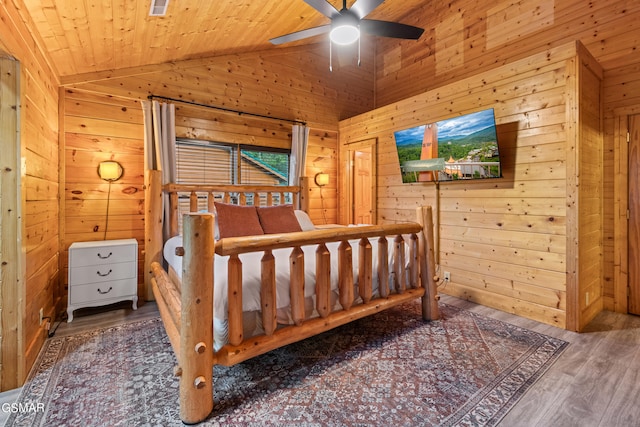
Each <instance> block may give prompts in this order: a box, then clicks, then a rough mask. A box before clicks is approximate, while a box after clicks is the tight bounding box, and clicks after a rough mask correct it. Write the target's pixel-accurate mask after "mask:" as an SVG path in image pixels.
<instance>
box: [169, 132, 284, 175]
mask: <svg viewBox="0 0 640 427" xmlns="http://www.w3.org/2000/svg"><path fill="white" fill-rule="evenodd" d="M289 155H290V152H289V151H288V150H278V149H274V148H263V147H255V146H243V145H237V144H235V145H234V144H222V143H217V142H207V141H196V140H186V139H179V140H177V141H176V173H177V175H176V182H177V183H178V184H207V185H225V184H256V185H287V184H288V182H289ZM238 159H240V161H239V162H238Z"/></svg>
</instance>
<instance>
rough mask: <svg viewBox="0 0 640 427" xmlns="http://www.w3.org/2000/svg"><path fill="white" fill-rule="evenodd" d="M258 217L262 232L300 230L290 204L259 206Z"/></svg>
mask: <svg viewBox="0 0 640 427" xmlns="http://www.w3.org/2000/svg"><path fill="white" fill-rule="evenodd" d="M258 217H259V218H260V225H262V229H263V230H264V234H275V233H291V232H294V231H302V228H300V223H298V219H297V218H296V215H295V214H294V213H293V206H292V205H279V206H265V207H259V208H258Z"/></svg>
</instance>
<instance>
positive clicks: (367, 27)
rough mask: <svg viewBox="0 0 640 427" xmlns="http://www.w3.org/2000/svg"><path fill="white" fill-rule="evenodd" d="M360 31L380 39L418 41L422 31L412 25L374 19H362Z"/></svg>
mask: <svg viewBox="0 0 640 427" xmlns="http://www.w3.org/2000/svg"><path fill="white" fill-rule="evenodd" d="M360 29H361V30H362V31H364V32H365V33H367V34H371V35H374V36H381V37H394V38H397V39H412V40H418V39H419V38H420V36H421V35H422V33H423V32H424V30H423V29H422V28H418V27H414V26H412V25H406V24H400V23H398V22H389V21H377V20H375V19H363V20H362V21H360Z"/></svg>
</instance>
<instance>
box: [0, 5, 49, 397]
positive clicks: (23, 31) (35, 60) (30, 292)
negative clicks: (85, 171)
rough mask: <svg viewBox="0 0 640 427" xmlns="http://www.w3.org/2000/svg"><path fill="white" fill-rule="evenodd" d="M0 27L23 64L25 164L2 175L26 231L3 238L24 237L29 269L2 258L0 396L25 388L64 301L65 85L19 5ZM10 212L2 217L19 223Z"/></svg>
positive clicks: (5, 230) (10, 229) (5, 10)
mask: <svg viewBox="0 0 640 427" xmlns="http://www.w3.org/2000/svg"><path fill="white" fill-rule="evenodd" d="M0 22H2V25H0V39H1V40H2V43H1V44H2V46H3V49H4V52H0V54H1V55H2V56H7V55H8V56H10V57H12V58H15V59H16V60H17V61H18V62H19V70H20V72H19V78H18V80H17V81H18V83H19V86H18V90H19V99H20V110H19V120H20V126H19V132H20V134H19V139H20V147H19V149H20V160H21V162H22V170H20V169H18V170H17V171H7V170H3V171H2V173H3V177H2V178H1V179H13V180H14V182H18V178H19V180H20V181H21V186H20V188H19V189H18V190H19V193H20V195H21V198H22V207H21V209H22V228H21V229H20V230H15V229H14V227H15V226H16V224H15V223H14V222H12V223H9V224H5V223H2V224H0V226H1V227H2V233H0V238H2V239H14V241H13V242H11V243H12V245H13V246H15V239H16V236H17V237H18V238H19V239H21V240H20V241H19V242H20V244H21V245H22V246H21V248H19V249H20V250H21V253H20V254H18V256H20V257H22V263H21V265H22V267H23V268H24V269H25V271H24V274H25V276H24V277H23V276H22V272H18V277H17V279H16V277H13V280H11V281H10V280H8V279H9V277H8V276H7V275H5V271H6V268H9V267H11V268H16V264H17V261H18V260H17V259H15V258H13V257H15V256H16V254H15V253H10V254H9V253H0V256H1V257H2V265H0V284H1V286H2V292H1V299H0V308H1V312H2V316H1V324H0V343H1V356H0V390H2V391H4V390H8V389H12V388H15V387H18V386H20V385H22V383H23V382H24V380H25V378H26V376H27V374H28V373H29V369H30V368H31V365H32V364H33V362H34V361H35V359H36V357H37V355H38V352H39V351H40V348H41V346H42V344H43V343H44V341H45V339H46V338H47V331H46V330H45V327H44V323H43V325H40V324H39V310H40V308H42V309H43V312H44V315H45V316H50V317H55V314H56V312H55V309H54V306H55V303H56V301H57V300H58V299H59V298H61V296H62V295H61V289H60V287H59V282H58V273H59V267H58V259H59V244H58V238H59V235H58V221H59V216H58V189H59V188H58V98H59V97H58V80H57V78H56V76H55V75H54V74H53V72H52V70H51V68H50V67H49V66H48V64H47V61H46V59H45V57H44V56H43V54H42V52H41V51H40V50H39V49H38V48H37V44H36V43H35V41H34V40H33V39H32V38H31V36H30V31H29V29H28V28H27V27H26V26H25V25H24V23H23V21H22V19H21V17H20V14H19V11H18V10H17V9H16V7H15V6H14V3H13V2H1V3H0ZM3 77H6V76H3ZM5 89H6V87H5ZM14 111H16V110H14ZM1 144H14V141H12V140H6V141H5V140H3V141H0V150H2V152H3V154H2V155H5V154H7V153H10V152H11V151H13V150H4V148H3V147H2V146H1ZM16 172H17V173H16ZM4 214H5V215H2V216H0V218H7V217H12V216H13V217H15V214H13V215H12V214H9V215H6V214H7V213H6V212H5V213H4ZM7 246H8V245H7ZM7 246H5V245H4V244H3V245H2V247H7ZM5 266H7V267H5ZM23 279H26V281H25V280H23Z"/></svg>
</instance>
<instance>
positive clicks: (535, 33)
mask: <svg viewBox="0 0 640 427" xmlns="http://www.w3.org/2000/svg"><path fill="white" fill-rule="evenodd" d="M639 14H640V2H629V1H626V0H612V1H607V2H585V1H581V0H567V1H554V0H523V1H519V2H515V3H514V2H509V1H504V0H503V1H500V2H495V1H488V0H454V1H445V0H435V1H432V2H430V3H429V5H428V7H424V8H421V9H418V10H414V11H412V12H411V14H408V16H407V21H406V22H407V23H410V24H414V25H420V26H422V27H424V28H425V29H426V31H425V35H423V36H422V38H421V39H420V40H419V41H418V42H417V43H414V42H408V41H397V40H393V39H380V40H379V41H378V44H377V51H376V60H375V63H376V82H375V87H376V91H375V93H376V107H380V106H383V105H387V104H390V103H392V102H396V101H399V100H402V99H406V98H409V97H411V96H414V95H417V94H420V93H423V92H425V91H428V90H431V89H434V88H436V87H439V86H442V85H444V84H447V83H451V82H455V81H459V80H461V79H463V78H465V77H468V76H471V75H474V74H476V73H478V72H483V71H486V70H490V69H493V68H496V67H498V66H501V65H503V64H506V63H509V62H512V61H514V60H518V59H521V58H524V57H526V56H528V55H530V53H531V52H533V51H538V50H540V49H544V48H547V47H553V46H559V45H562V44H564V43H566V42H570V41H573V40H579V41H581V42H582V43H583V44H584V45H585V47H586V48H587V50H588V51H589V52H591V54H592V55H593V56H594V57H595V59H596V60H597V62H598V63H599V64H600V65H601V66H602V68H603V70H604V75H605V78H604V111H605V121H604V137H605V139H604V144H605V146H604V156H605V157H604V191H603V194H604V208H605V221H604V224H603V227H604V269H605V289H604V303H605V307H606V308H607V309H609V310H616V311H620V312H625V313H626V311H627V301H626V292H627V249H626V248H627V243H626V239H627V233H626V207H627V206H626V203H627V202H626V200H627V184H626V181H627V164H626V150H627V148H626V142H625V141H626V129H627V125H626V121H627V117H626V116H627V115H628V114H637V113H638V111H640V95H639V94H640V55H638V54H637V52H638V51H639V50H640V45H639V44H640V41H639V40H638V37H637V34H638V33H640V19H638V16H639ZM638 286H640V284H638Z"/></svg>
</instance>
